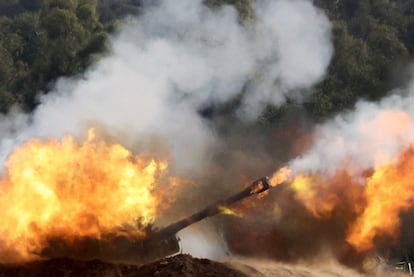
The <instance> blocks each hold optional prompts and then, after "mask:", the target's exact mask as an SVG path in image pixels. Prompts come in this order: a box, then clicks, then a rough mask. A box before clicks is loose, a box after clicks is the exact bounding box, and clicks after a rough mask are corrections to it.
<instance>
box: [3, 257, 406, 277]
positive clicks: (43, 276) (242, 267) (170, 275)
mask: <svg viewBox="0 0 414 277" xmlns="http://www.w3.org/2000/svg"><path fill="white" fill-rule="evenodd" d="M3 276H4V277H6V276H7V277H9V276H13V277H58V276H59V277H60V276H64V277H75V276H76V277H82V276H85V277H148V276H161V277H164V276H166V277H185V276H187V277H202V276H207V277H218V276H220V277H222V276H223V277H246V276H249V277H288V276H290V277H292V276H299V277H331V276H333V277H342V276H343V277H345V276H346V277H348V276H349V277H362V276H375V277H382V276H384V277H385V276H402V275H399V274H390V272H388V273H385V272H382V273H381V272H377V273H376V274H375V273H374V274H367V275H364V274H361V273H358V272H356V271H353V270H351V269H349V268H345V267H343V266H341V265H338V264H335V265H321V266H316V267H315V266H306V265H297V264H296V265H293V264H284V263H278V262H272V261H258V260H248V259H241V258H236V259H231V260H228V261H225V262H216V261H212V260H209V259H198V258H193V257H192V256H190V255H187V254H179V255H175V256H172V257H168V258H164V259H161V260H158V261H156V262H153V263H148V264H145V265H141V266H138V265H126V264H114V263H108V262H103V261H99V260H92V261H77V260H73V259H66V258H59V259H50V260H44V261H37V262H31V263H26V264H13V265H0V277H3Z"/></svg>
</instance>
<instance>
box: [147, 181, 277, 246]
mask: <svg viewBox="0 0 414 277" xmlns="http://www.w3.org/2000/svg"><path fill="white" fill-rule="evenodd" d="M268 180H269V179H268V177H263V178H260V179H258V180H256V181H254V182H253V183H252V184H251V185H249V186H248V187H247V188H245V189H244V190H242V191H240V192H239V193H236V194H234V195H232V196H230V197H228V198H227V199H225V200H219V201H217V202H215V203H214V204H211V205H209V206H207V207H206V208H204V209H203V210H201V211H199V212H196V213H194V214H193V215H191V216H188V217H186V218H183V219H181V220H179V221H177V222H175V223H172V224H170V225H168V226H167V227H165V228H162V229H160V230H158V231H156V232H154V233H153V234H152V236H151V237H152V238H153V239H162V238H166V237H169V236H173V235H175V234H176V233H178V232H179V231H180V230H182V229H184V228H186V227H187V226H189V225H191V224H193V223H196V222H198V221H200V220H203V219H204V218H207V217H210V216H214V215H216V214H218V213H220V212H221V209H220V208H221V207H223V206H224V207H228V206H230V205H232V204H233V203H235V202H238V201H240V200H242V199H244V198H247V197H249V196H252V195H255V194H260V193H262V192H265V191H267V190H269V189H270V188H272V186H270V185H269V182H268Z"/></svg>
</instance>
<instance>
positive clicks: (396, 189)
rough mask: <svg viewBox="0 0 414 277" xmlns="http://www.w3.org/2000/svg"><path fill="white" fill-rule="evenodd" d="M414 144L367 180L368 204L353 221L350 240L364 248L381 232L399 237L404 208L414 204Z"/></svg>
mask: <svg viewBox="0 0 414 277" xmlns="http://www.w3.org/2000/svg"><path fill="white" fill-rule="evenodd" d="M413 167H414V148H413V147H412V148H411V149H409V150H407V151H406V152H404V153H403V154H402V155H401V157H400V159H399V161H398V162H397V163H396V164H392V165H388V166H383V167H380V168H378V169H377V170H375V172H374V173H373V174H372V176H371V177H370V178H369V179H368V180H367V184H366V189H365V197H366V199H367V206H366V208H365V210H364V212H363V214H362V215H361V216H360V217H359V218H358V220H357V222H356V223H355V224H354V225H353V227H352V229H351V232H350V234H349V236H348V242H349V243H350V244H352V245H353V246H354V247H356V248H357V249H358V250H360V251H364V250H369V249H371V248H372V247H373V246H374V245H373V240H374V238H375V237H376V236H378V235H387V236H389V237H393V238H395V237H396V235H397V230H398V228H399V226H400V218H399V215H400V212H401V211H404V210H407V209H409V208H410V207H413V204H414V203H413V199H414V182H413V180H414V171H413Z"/></svg>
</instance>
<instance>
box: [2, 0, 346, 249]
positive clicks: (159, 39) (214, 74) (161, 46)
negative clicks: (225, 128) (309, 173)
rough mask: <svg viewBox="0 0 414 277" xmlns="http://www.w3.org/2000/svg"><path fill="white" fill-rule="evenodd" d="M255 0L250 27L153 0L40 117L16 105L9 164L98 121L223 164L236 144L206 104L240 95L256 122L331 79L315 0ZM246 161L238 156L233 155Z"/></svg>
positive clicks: (134, 143)
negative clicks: (30, 146) (28, 145)
mask: <svg viewBox="0 0 414 277" xmlns="http://www.w3.org/2000/svg"><path fill="white" fill-rule="evenodd" d="M147 2H149V1H147ZM254 2H255V7H254V8H255V19H254V20H253V21H252V22H247V23H245V24H241V23H240V22H239V19H238V15H237V12H236V10H235V9H234V8H232V7H230V6H224V7H221V8H218V9H214V10H211V9H209V8H207V7H206V6H205V5H203V3H202V1H201V0H180V1H168V0H164V1H158V2H157V4H151V5H149V4H148V5H147V6H144V8H143V14H142V15H140V16H139V17H138V18H131V19H129V20H128V22H127V23H126V24H125V25H124V26H123V27H122V28H121V29H120V30H119V32H117V33H116V34H113V35H112V37H111V39H110V51H109V53H108V54H106V56H104V57H103V58H101V59H100V60H99V61H97V62H96V63H94V64H93V65H92V66H90V68H88V69H87V70H86V72H85V73H84V74H82V75H81V76H76V77H71V78H60V79H59V80H57V82H56V83H55V84H54V86H53V89H52V91H51V92H50V93H48V94H47V95H44V96H42V97H41V98H40V105H39V106H38V107H37V108H36V110H35V111H34V112H33V113H32V114H23V113H22V112H20V111H19V110H18V109H16V110H14V111H12V112H11V113H10V114H8V115H3V116H1V118H0V131H1V132H0V161H1V162H4V161H5V160H6V159H7V157H8V155H9V154H10V153H11V152H12V151H13V149H14V148H15V147H18V146H19V145H21V144H22V143H23V142H24V141H26V140H28V139H30V138H33V137H36V138H45V137H57V138H60V137H62V136H64V135H65V134H67V133H71V134H74V135H75V136H80V137H82V136H85V134H86V131H87V129H89V128H91V127H98V128H102V129H104V130H105V132H107V133H108V134H109V135H110V136H111V137H113V138H116V139H117V140H118V141H119V142H120V143H122V144H124V145H126V146H127V147H129V148H130V149H133V150H134V151H137V152H138V151H150V152H151V151H153V152H154V153H155V154H157V152H160V151H161V152H166V153H170V155H171V162H170V163H171V164H172V167H174V168H175V169H176V170H180V172H184V173H191V172H193V171H203V172H204V171H207V170H206V169H215V168H217V167H215V165H214V160H213V159H212V156H213V155H214V154H216V153H215V151H217V149H220V151H223V149H225V147H222V146H221V145H230V144H231V141H230V140H227V141H224V140H223V139H222V137H221V136H220V135H219V134H218V133H217V131H216V127H217V126H215V124H216V122H214V121H212V120H208V118H206V117H203V116H202V115H201V112H200V111H201V110H202V109H203V108H205V107H209V106H214V105H217V104H220V105H224V104H226V103H228V102H230V101H233V100H234V99H239V100H240V101H239V103H240V104H239V106H238V107H237V111H236V117H237V120H239V121H241V122H250V121H252V120H255V119H257V117H258V116H259V115H260V114H261V113H262V111H263V109H264V108H265V107H266V105H268V104H273V105H276V106H279V105H283V104H284V103H285V102H286V100H287V99H295V100H296V101H298V102H300V101H301V100H302V99H305V98H306V97H307V96H308V94H309V93H310V91H311V90H310V88H311V87H312V86H313V85H314V84H316V83H317V82H319V81H320V80H321V79H323V77H324V74H325V71H326V69H327V67H328V65H329V62H330V59H331V57H332V53H333V46H332V43H331V26H330V23H329V20H328V18H327V17H326V16H325V15H324V14H323V13H322V12H321V11H320V10H319V9H317V8H315V7H314V6H313V5H312V1H308V0H294V1H291V0H274V1H269V0H258V1H254ZM338 121H339V120H338ZM332 124H334V123H332ZM343 124H346V122H345V121H344V123H343ZM339 128H340V127H337V129H339ZM338 131H339V130H338ZM321 134H323V130H322V131H321ZM250 135H251V134H250ZM321 136H322V137H323V135H321ZM325 136H326V139H329V138H328V137H327V136H328V135H327V134H325ZM219 146H221V147H219ZM220 155H221V157H226V156H227V155H229V153H222V152H220ZM245 157H246V154H243V153H237V154H236V155H235V158H234V159H236V160H238V162H239V161H241V160H243V159H245ZM249 159H251V158H249ZM272 159H273V157H272ZM310 159H317V157H316V154H313V156H312V155H309V157H308V158H303V159H302V160H301V161H299V160H298V161H296V162H295V163H296V164H298V166H297V167H298V168H299V167H302V168H303V167H306V165H307V163H310V161H308V160H310ZM338 160H340V158H338ZM250 163H255V164H256V167H257V166H259V165H258V164H259V163H256V162H255V160H254V159H251V160H250ZM236 165H237V163H236ZM236 171H237V170H236ZM204 174H210V173H208V172H205V173H204ZM229 174H231V172H230V173H229ZM237 177H238V178H241V176H237ZM195 181H198V180H195ZM209 193H210V192H209ZM203 199H204V200H205V196H204V197H203ZM187 202H189V203H190V204H191V205H194V202H196V201H195V200H194V199H192V200H191V201H187ZM200 203H202V202H201V201H200ZM192 208H193V207H192ZM185 212H186V213H188V209H186V210H185ZM183 236H186V237H187V238H188V239H187V240H186V241H184V242H183V245H184V248H185V249H189V250H188V251H190V252H194V253H196V254H198V253H201V252H199V251H198V250H194V249H200V247H197V244H196V243H194V242H193V241H194V240H198V241H199V242H200V244H201V245H202V247H201V248H203V249H204V250H205V251H204V252H203V253H204V254H203V253H201V254H199V255H201V256H206V255H207V256H208V257H211V256H218V255H224V251H223V249H226V247H225V246H223V245H221V244H222V242H221V241H218V242H217V243H215V242H214V243H215V244H217V245H220V247H214V249H210V248H209V249H206V248H205V244H206V243H202V239H203V237H205V236H203V235H197V234H196V233H191V232H190V234H189V233H185V232H184V233H183ZM200 238H201V239H200ZM183 240H185V239H184V238H183ZM211 241H216V240H215V239H212V240H209V242H208V243H207V244H211ZM218 249H219V250H218ZM186 251H187V250H186ZM206 251H207V252H208V253H207V254H206V253H205V252H206ZM217 251H219V252H220V253H218V252H217ZM216 252H217V253H216Z"/></svg>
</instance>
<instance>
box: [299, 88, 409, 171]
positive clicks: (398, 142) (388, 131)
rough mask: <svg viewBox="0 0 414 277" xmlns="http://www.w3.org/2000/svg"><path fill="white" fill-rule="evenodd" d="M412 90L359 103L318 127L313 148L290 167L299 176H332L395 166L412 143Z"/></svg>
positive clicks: (397, 91) (400, 91)
mask: <svg viewBox="0 0 414 277" xmlns="http://www.w3.org/2000/svg"><path fill="white" fill-rule="evenodd" d="M413 123H414V86H413V84H410V85H409V86H407V87H406V88H404V89H399V90H395V91H394V92H392V93H391V95H390V96H389V97H386V98H384V99H382V100H381V101H380V102H378V103H372V102H366V101H360V102H358V103H357V104H356V106H355V109H354V110H352V111H349V112H346V113H344V114H340V115H338V116H337V117H335V118H334V119H333V120H330V121H328V122H326V123H324V124H322V125H320V126H317V127H316V129H315V134H314V138H313V139H314V144H313V145H312V147H311V148H310V149H309V150H308V151H307V152H305V153H304V154H303V155H302V156H300V157H298V158H296V159H294V160H293V161H292V162H291V166H292V168H293V169H294V170H296V171H298V172H310V173H312V172H323V173H325V174H328V175H331V174H332V173H335V171H336V170H338V169H347V170H348V171H349V172H350V173H351V174H352V175H354V176H358V175H360V174H362V173H363V172H361V170H365V169H367V168H373V167H380V166H382V165H386V164H390V163H394V162H396V159H397V158H398V157H399V154H400V153H401V152H402V151H403V150H405V149H408V148H409V147H410V145H411V143H412V142H413V140H414V124H413Z"/></svg>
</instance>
